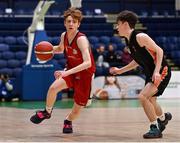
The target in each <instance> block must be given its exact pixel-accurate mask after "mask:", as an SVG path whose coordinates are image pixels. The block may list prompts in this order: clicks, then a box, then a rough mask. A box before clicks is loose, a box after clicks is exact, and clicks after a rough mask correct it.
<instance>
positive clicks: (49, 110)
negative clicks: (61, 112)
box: [46, 106, 52, 114]
mask: <svg viewBox="0 0 180 143" xmlns="http://www.w3.org/2000/svg"><path fill="white" fill-rule="evenodd" d="M46 111H47V112H48V113H49V114H50V113H51V112H52V107H48V106H46Z"/></svg>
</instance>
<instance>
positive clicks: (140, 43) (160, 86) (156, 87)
mask: <svg viewBox="0 0 180 143" xmlns="http://www.w3.org/2000/svg"><path fill="white" fill-rule="evenodd" d="M137 21H138V17H137V15H136V14H135V13H134V12H132V11H127V10H125V11H122V12H121V13H120V14H119V15H118V17H117V30H118V33H119V35H120V36H121V37H125V38H126V41H127V46H128V48H129V53H130V55H131V57H132V58H133V60H132V62H130V63H129V64H128V65H126V66H124V67H122V68H117V67H112V68H110V73H111V74H113V75H116V74H122V73H124V72H127V71H130V70H132V69H134V68H136V67H137V66H141V67H142V68H143V69H144V73H145V76H146V82H145V87H144V88H143V89H142V91H141V92H140V93H139V95H138V97H139V100H140V102H141V104H142V106H143V108H144V112H145V114H146V115H147V117H148V119H149V121H150V122H151V124H150V130H149V131H148V132H147V133H145V134H144V135H143V137H144V138H161V137H162V131H163V130H164V129H165V127H166V125H167V123H168V121H169V120H171V118H172V115H171V113H169V112H167V113H163V111H162V109H161V107H160V106H159V104H158V103H157V101H156V99H157V97H158V96H159V95H162V93H163V91H164V90H165V88H166V86H167V85H168V82H169V80H170V77H171V69H170V67H169V66H168V64H167V62H166V60H165V58H164V53H163V50H162V49H161V48H160V47H159V46H158V45H157V44H156V43H155V42H154V41H153V40H152V39H151V38H150V37H149V36H148V35H147V34H145V33H143V32H140V31H136V30H134V27H135V24H136V23H137Z"/></svg>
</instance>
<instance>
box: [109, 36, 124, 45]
mask: <svg viewBox="0 0 180 143" xmlns="http://www.w3.org/2000/svg"><path fill="white" fill-rule="evenodd" d="M111 43H115V44H119V43H122V41H121V38H120V37H118V36H113V37H111Z"/></svg>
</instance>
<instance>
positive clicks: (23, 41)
mask: <svg viewBox="0 0 180 143" xmlns="http://www.w3.org/2000/svg"><path fill="white" fill-rule="evenodd" d="M16 40H17V44H19V45H26V44H27V43H28V40H27V37H25V36H18V37H17V38H16Z"/></svg>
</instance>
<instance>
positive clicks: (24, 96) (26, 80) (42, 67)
mask: <svg viewBox="0 0 180 143" xmlns="http://www.w3.org/2000/svg"><path fill="white" fill-rule="evenodd" d="M47 40H48V37H47V35H46V31H43V30H42V31H36V33H35V38H34V41H33V47H34V46H35V45H36V44H37V43H39V42H41V41H47ZM56 69H57V67H56V66H55V65H53V64H52V61H49V62H47V63H44V64H40V63H38V61H37V60H36V57H35V54H34V49H33V50H32V56H31V61H30V64H29V65H26V66H24V67H23V70H22V76H21V77H22V80H21V85H22V86H21V90H20V91H21V92H22V93H21V95H20V96H21V97H20V98H21V100H22V101H42V100H46V96H47V91H48V88H49V87H50V85H51V84H52V83H53V81H54V80H55V79H54V71H55V70H56ZM58 95H59V96H58V99H61V93H59V94H58Z"/></svg>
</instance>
